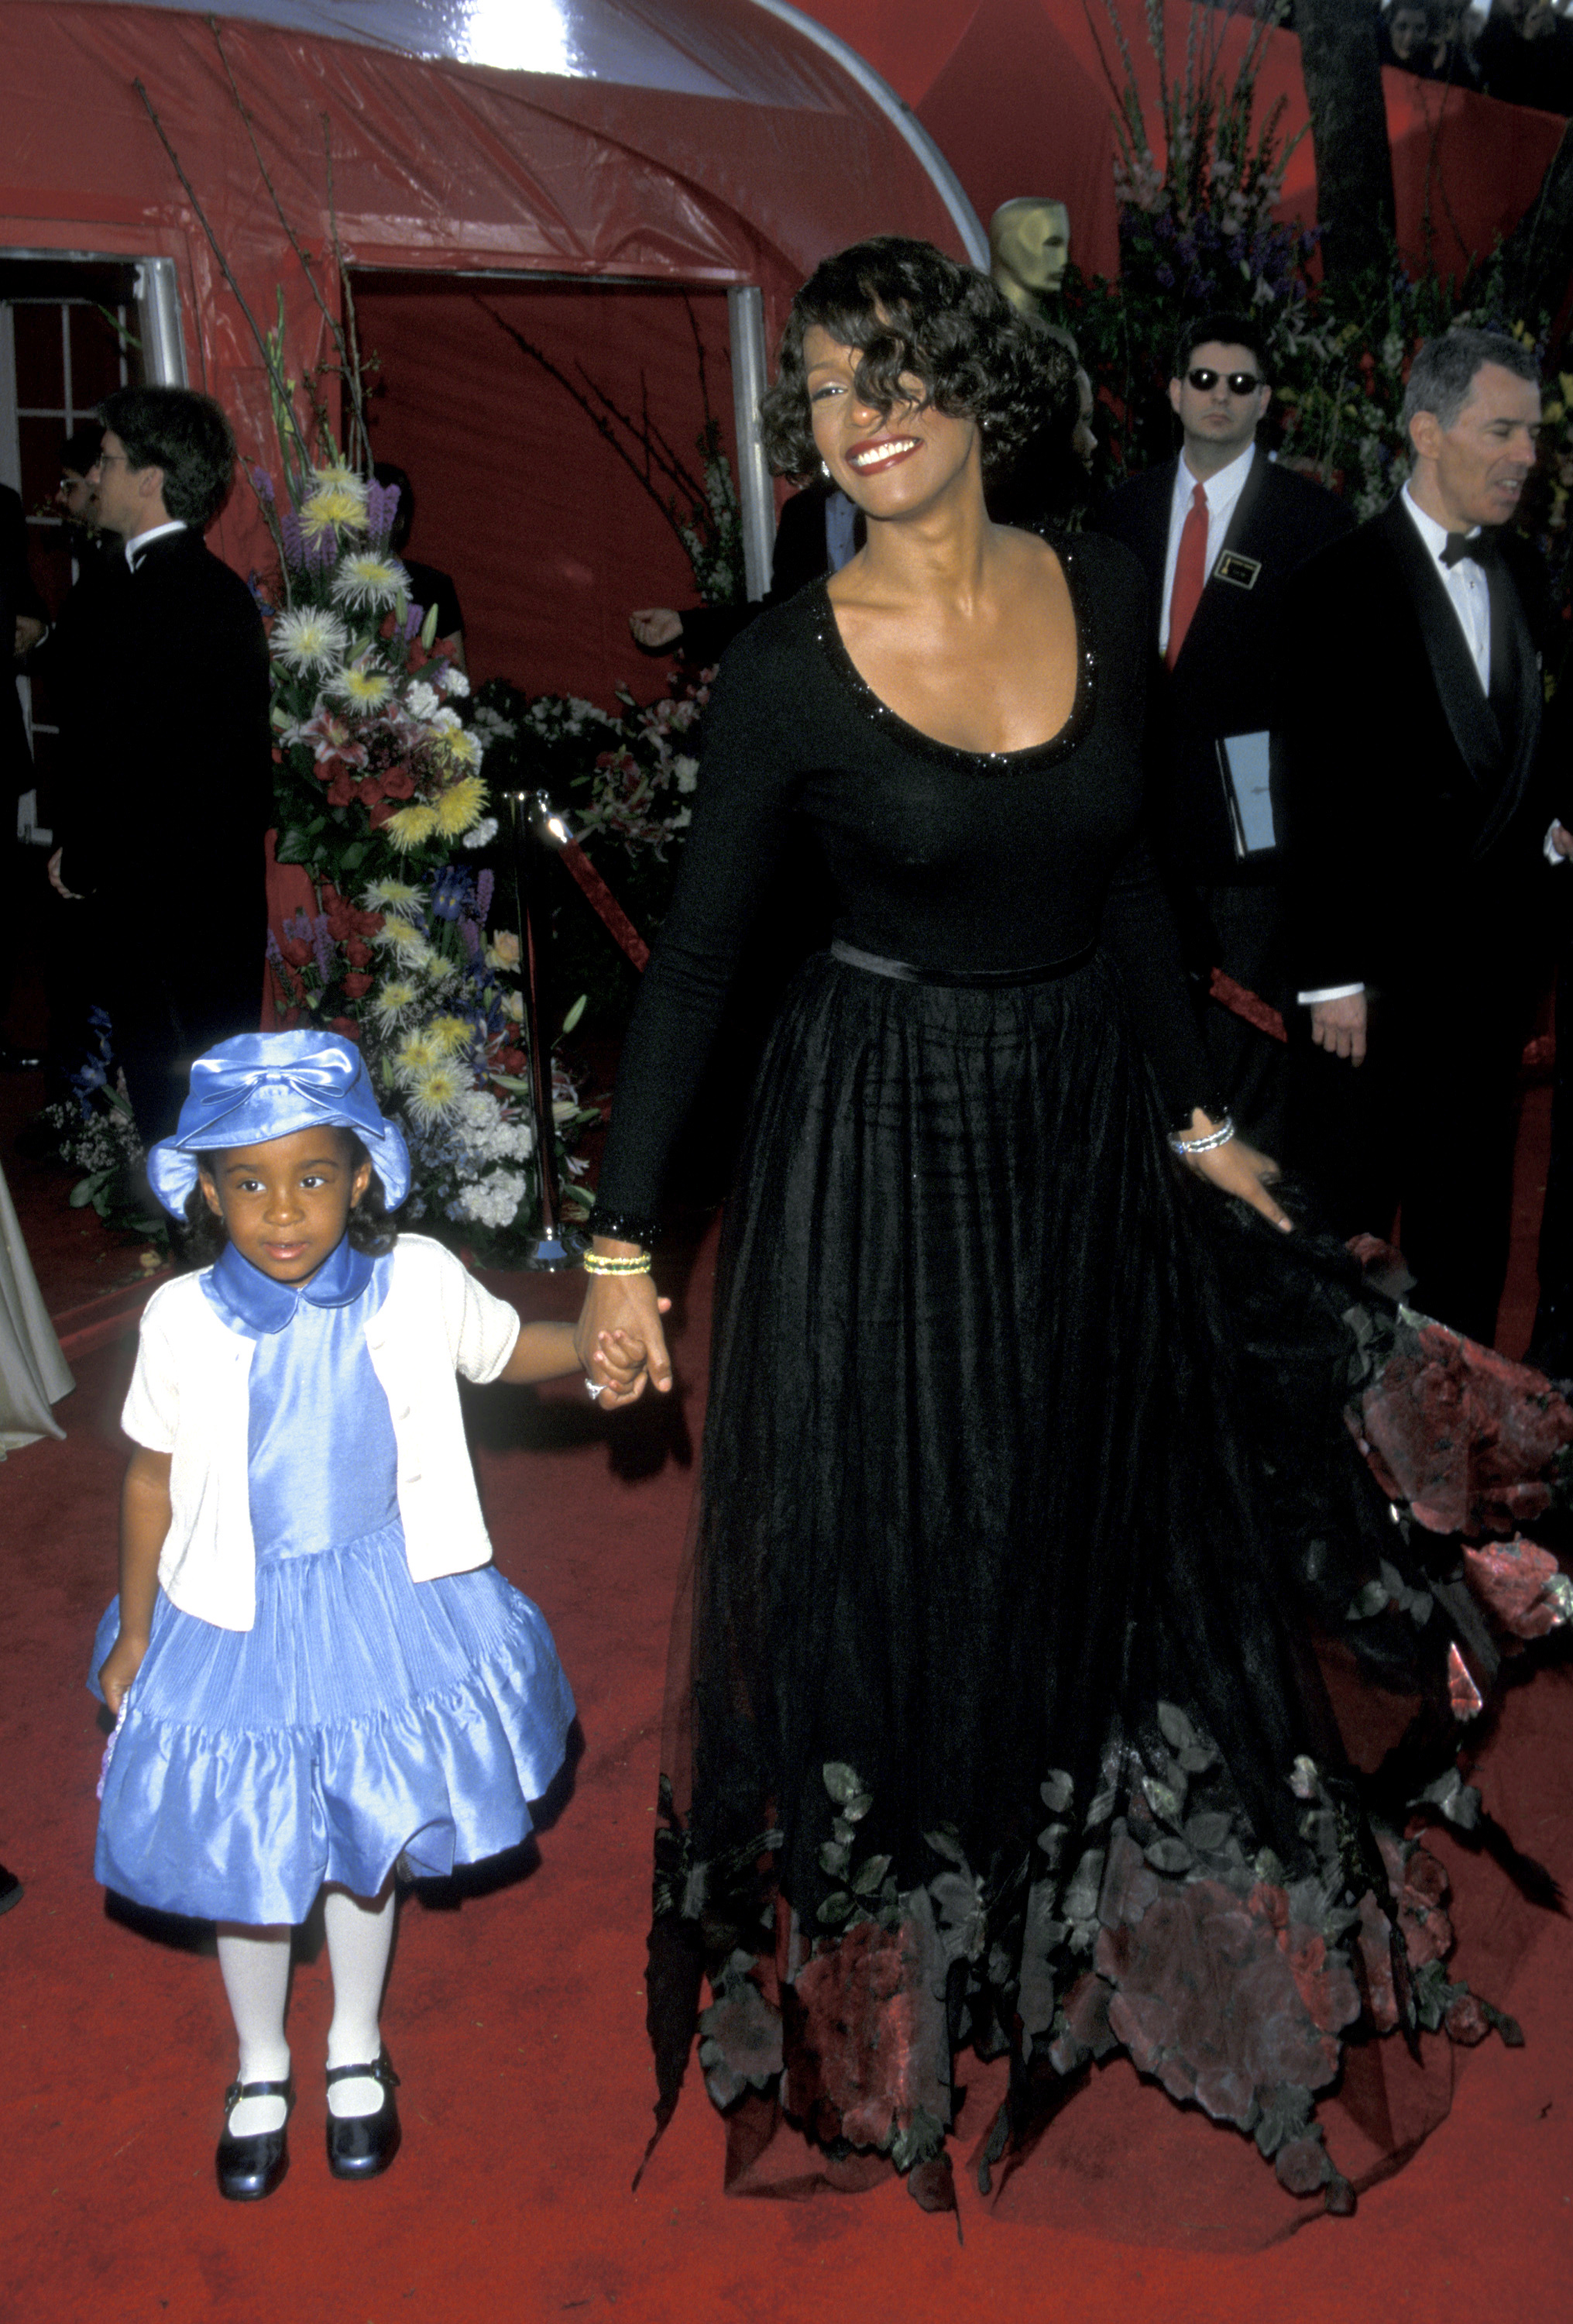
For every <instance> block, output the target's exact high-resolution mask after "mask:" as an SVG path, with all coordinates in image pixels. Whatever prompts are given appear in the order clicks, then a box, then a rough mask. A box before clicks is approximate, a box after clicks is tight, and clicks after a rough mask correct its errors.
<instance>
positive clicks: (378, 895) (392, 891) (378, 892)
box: [361, 880, 421, 915]
mask: <svg viewBox="0 0 1573 2324" xmlns="http://www.w3.org/2000/svg"><path fill="white" fill-rule="evenodd" d="M420 900H421V899H420V890H419V888H412V887H411V886H410V884H409V881H408V880H373V881H372V883H371V885H370V886H369V887H368V888H367V890H366V891H365V893H364V895H363V897H362V898H361V909H362V910H363V912H383V913H387V912H392V913H394V914H395V915H403V914H406V913H409V912H414V911H418V910H419V908H420Z"/></svg>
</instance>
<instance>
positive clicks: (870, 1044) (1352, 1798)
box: [649, 954, 1452, 2202]
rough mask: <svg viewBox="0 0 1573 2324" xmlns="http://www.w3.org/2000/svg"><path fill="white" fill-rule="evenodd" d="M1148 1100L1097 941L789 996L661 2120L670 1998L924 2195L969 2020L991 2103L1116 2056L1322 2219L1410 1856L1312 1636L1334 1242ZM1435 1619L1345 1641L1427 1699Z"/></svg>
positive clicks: (678, 1809) (725, 1316)
mask: <svg viewBox="0 0 1573 2324" xmlns="http://www.w3.org/2000/svg"><path fill="white" fill-rule="evenodd" d="M1166 1126H1167V1125H1166V1123H1165V1121H1164V1117H1163V1112H1162V1109H1161V1104H1160V1101H1159V1098H1158V1095H1157V1092H1156V1089H1155V1086H1154V1082H1153V1079H1152V1076H1151V1074H1150V1072H1149V1070H1148V1068H1147V1065H1146V1064H1145V1058H1144V1057H1143V1056H1142V1054H1141V1052H1140V1050H1139V1048H1138V1047H1137V1045H1136V1040H1135V1038H1134V1037H1133V1034H1132V1031H1131V1028H1130V1026H1129V1024H1128V1022H1127V1011H1126V1007H1125V1001H1124V996H1123V991H1122V988H1121V986H1120V983H1119V981H1118V973H1117V972H1116V971H1115V970H1114V968H1113V967H1112V966H1111V965H1110V964H1108V963H1107V962H1106V961H1105V960H1104V959H1103V958H1102V957H1101V956H1099V955H1097V954H1095V955H1094V956H1093V957H1092V958H1091V959H1090V960H1088V961H1086V962H1085V963H1083V964H1081V965H1080V966H1077V967H1074V968H1072V970H1070V972H1069V973H1065V974H1063V975H1060V976H1057V977H1053V978H1047V979H1045V980H1044V981H1042V982H1033V983H1023V984H1020V985H1013V986H1007V987H1005V988H1003V989H991V990H979V989H971V988H966V987H961V988H955V987H948V986H937V985H934V984H928V983H922V982H900V981H897V980H895V979H893V978H891V977H889V976H887V975H881V974H878V973H871V972H869V971H867V970H864V969H862V968H859V967H855V966H850V965H847V964H844V963H842V962H841V961H840V960H837V959H835V958H832V957H831V956H830V955H822V956H820V957H818V958H816V959H815V960H814V961H812V962H810V963H809V964H808V965H807V967H806V969H805V971H804V972H803V973H802V974H801V976H800V977H799V979H798V981H797V982H796V985H795V987H794V989H793V991H792V993H791V995H790V996H789V999H788V1001H787V1006H786V1008H785V1010H784V1011H783V1014H782V1017H781V1019H780V1021H779V1023H778V1024H777V1028H776V1031H775V1033H774V1036H773V1038H772V1041H771V1044H770V1047H769V1049H768V1054H767V1056H766V1060H765V1064H764V1067H763V1071H762V1074H761V1078H760V1083H759V1090H758V1093H757V1097H756V1102H755V1106H754V1111H753V1115H752V1120H751V1125H750V1130H749V1132H748V1135H747V1138H746V1140H745V1144H744V1148H743V1152H742V1156H741V1167H740V1173H739V1181H738V1190H737V1192H736V1194H734V1196H733V1198H732V1201H731V1203H730V1205H729V1208H728V1213H727V1216H726V1220H725V1223H724V1230H723V1237H722V1255H721V1262H720V1276H719V1282H718V1294H717V1322H716V1341H715V1351H714V1361H713V1372H712V1384H711V1397H710V1405H709V1412H708V1417H707V1421H706V1428H705V1436H704V1466H703V1481H702V1486H701V1492H700V1499H699V1506H698V1512H697V1517H696V1525H695V1542H694V1548H693V1559H692V1569H691V1572H690V1574H689V1577H688V1582H687V1586H686V1590H685V1598H684V1601H683V1604H682V1606H681V1608H680V1609H679V1618H678V1623H677V1628H676V1641H675V1651H674V1667H673V1685H672V1692H671V1697H670V1703H669V1711H668V1733H667V1759H666V1765H667V1770H668V1782H669V1793H668V1796H667V1808H668V1811H669V1813H668V1819H667V1825H666V1828H665V1830H664V1831H663V1833H662V1837H661V1840H660V1842H659V1844H658V1872H657V1883H656V1923H655V1930H654V1933H653V1936H652V1941H651V1971H650V1988H649V1989H650V2023H651V2030H652V2035H653V2038H654V2041H655V2044H656V2049H657V2057H658V2071H659V2076H660V2080H661V2088H662V2106H661V2112H662V2116H663V2118H664V2115H665V2113H666V2112H667V2111H668V2110H669V2108H670V2106H671V2104H672V2103H673V2102H674V2100H675V2098H676V2087H677V2083H678V2081H679V2080H680V2079H681V2074H682V2070H683V2061H684V2059H685V2055H686V2052H687V2048H688V2044H689V2042H690V2039H691V2036H692V2033H693V2029H694V2026H695V2020H696V2018H697V2019H698V2024H699V2032H700V2035H701V2048H700V2056H701V2061H702V2063H703V2065H704V2070H705V2075H706V2079H707V2081H708V2084H709V2087H710V2090H711V2094H712V2096H713V2098H714V2099H715V2100H716V2102H717V2103H718V2104H719V2105H721V2106H722V2107H724V2108H725V2109H726V2110H727V2111H728V2112H729V2114H730V2115H731V2116H732V2117H733V2122H734V2131H736V2132H737V2135H739V2136H741V2137H743V2138H744V2140H745V2143H746V2141H747V2139H748V2138H758V2137H759V2135H762V2133H761V2132H760V2130H759V2124H760V2122H761V2120H762V2118H763V2116H764V2114H765V2113H766V2112H769V2113H771V2114H772V2115H773V2116H775V2117H776V2118H777V2119H779V2117H780V2116H781V2115H782V2114H784V2115H785V2116H787V2118H789V2119H790V2121H791V2122H792V2123H793V2124H795V2125H796V2126H798V2128H800V2129H801V2130H802V2131H803V2132H804V2133H805V2134H806V2135H808V2137H809V2138H810V2139H811V2140H812V2141H814V2143H815V2144H817V2145H818V2147H819V2148H820V2149H821V2150H822V2152H823V2154H824V2156H825V2157H826V2158H827V2160H828V2163H829V2164H833V2163H836V2162H837V2161H838V2160H839V2161H840V2162H841V2163H856V2162H857V2160H858V2158H860V2157H861V2158H867V2157H869V2155H874V2156H886V2157H888V2158H890V2160H892V2161H894V2162H895V2163H896V2164H897V2167H899V2168H902V2169H904V2170H907V2171H908V2172H911V2173H912V2179H913V2190H914V2192H915V2193H916V2194H918V2195H919V2197H920V2199H923V2200H924V2201H930V2202H933V2201H943V2200H945V2199H947V2190H948V2185H949V2180H948V2163H947V2162H946V2160H945V2146H944V2139H945V2132H946V2130H947V2128H948V2126H949V2123H950V2119H951V2112H952V2104H951V2061H952V2053H953V2052H954V2051H955V2050H956V2049H957V2048H959V2047H960V2046H961V2045H963V2044H967V2043H970V2044H972V2045H973V2046H975V2047H976V2048H977V2049H979V2050H980V2051H981V2052H983V2053H984V2054H986V2055H989V2054H993V2055H998V2054H1000V2053H1001V2052H1009V2053H1010V2055H1011V2058H1012V2060H1013V2064H1014V2067H1015V2070H1016V2071H1015V2094H1014V2097H1013V2108H1014V2115H1015V2123H1014V2126H1016V2127H1017V2128H1019V2126H1020V2122H1021V2120H1022V2119H1023V2118H1025V2114H1026V2111H1027V2110H1028V2109H1029V2108H1030V2107H1031V2106H1032V2105H1033V2104H1035V2103H1036V2102H1037V2101H1036V2099H1035V2095H1034V2094H1035V2092H1037V2093H1039V2094H1040V2095H1041V2091H1042V2089H1043V2087H1044V2084H1045V2082H1046V2083H1048V2084H1049V2085H1051V2086H1053V2087H1056V2088H1060V2087H1065V2086H1068V2085H1069V2082H1070V2081H1071V2080H1073V2078H1074V2076H1075V2075H1076V2073H1077V2072H1078V2071H1079V2070H1080V2069H1081V2067H1082V2066H1083V2065H1084V2064H1085V2063H1086V2062H1087V2061H1089V2060H1090V2058H1093V2057H1097V2056H1101V2055H1103V2054H1105V2053H1106V2052H1108V2050H1109V2049H1110V2048H1112V2047H1114V2046H1117V2045H1118V2046H1123V2047H1125V2048H1126V2049H1127V2050H1128V2051H1129V2052H1131V2054H1132V2055H1133V2056H1134V2057H1135V2058H1136V2062H1137V2064H1138V2065H1139V2066H1140V2067H1141V2068H1142V2069H1143V2070H1144V2071H1146V2072H1148V2073H1150V2074H1153V2075H1154V2076H1156V2077H1157V2078H1158V2079H1160V2080H1163V2081H1164V2084H1165V2086H1166V2087H1168V2088H1169V2089H1171V2090H1172V2091H1173V2094H1174V2095H1175V2096H1176V2097H1177V2098H1182V2099H1185V2100H1190V2101H1194V2102H1196V2103H1199V2104H1200V2105H1202V2106H1203V2107H1205V2108H1206V2110H1207V2111H1208V2112H1210V2113H1211V2114H1213V2115H1214V2116H1218V2117H1219V2118H1222V2119H1228V2120H1231V2121H1234V2122H1236V2123H1237V2125H1238V2126H1239V2127H1240V2128H1242V2129H1244V2130H1247V2131H1250V2132H1251V2133H1252V2134H1253V2135H1256V2139H1257V2143H1258V2144H1260V2145H1261V2147H1262V2150H1263V2152H1264V2153H1265V2154H1268V2155H1272V2156H1274V2157H1275V2158H1276V2160H1277V2162H1278V2167H1279V2172H1280V2176H1281V2177H1282V2178H1283V2180H1284V2181H1285V2183H1286V2184H1287V2185H1289V2186H1291V2187H1292V2188H1293V2189H1294V2190H1296V2191H1301V2192H1308V2191H1311V2190H1312V2189H1314V2188H1318V2187H1324V2188H1326V2189H1327V2190H1329V2193H1330V2196H1331V2199H1333V2200H1334V2201H1335V2202H1337V2201H1338V2200H1341V2199H1344V2193H1345V2190H1342V2182H1341V2181H1339V2179H1338V2173H1337V2172H1336V2170H1335V2169H1334V2167H1333V2166H1332V2165H1331V2164H1330V2163H1329V2161H1328V2159H1327V2157H1326V2156H1325V2153H1324V2152H1323V2150H1322V2147H1321V2145H1320V2133H1319V2132H1318V2131H1317V2129H1316V2126H1315V2124H1314V2121H1313V2119H1312V2108H1313V2104H1314V2097H1315V2092H1316V2090H1317V2089H1320V2088H1325V2087H1326V2086H1327V2084H1328V2083H1329V2081H1330V2080H1332V2079H1333V2078H1334V2076H1335V2075H1336V2074H1337V2071H1338V2057H1339V2043H1340V2039H1341V2038H1342V2037H1343V2036H1344V2034H1345V2033H1346V2030H1347V2029H1353V2028H1355V2027H1356V2026H1357V2024H1364V2025H1365V2026H1366V2028H1367V2029H1370V2028H1372V2027H1373V2026H1375V2028H1376V2029H1381V2028H1382V2027H1383V2026H1384V2025H1386V2026H1391V2025H1392V2024H1394V2023H1396V2022H1398V2019H1399V2018H1400V2017H1402V2016H1404V2015H1410V2016H1411V2017H1412V2014H1413V1997H1412V1992H1411V1990H1410V1980H1409V1978H1408V1972H1407V1968H1406V1964H1405V1962H1404V1960H1403V1945H1402V1940H1401V1938H1400V1937H1399V1936H1398V1935H1397V1934H1396V1933H1395V1932H1397V1931H1398V1930H1399V1928H1400V1925H1401V1922H1402V1917H1403V1890H1404V1882H1405V1878H1406V1873H1405V1860H1406V1852H1407V1849H1408V1847H1409V1843H1404V1842H1401V1841H1399V1840H1396V1838H1394V1837H1392V1836H1390V1837H1389V1838H1388V1839H1387V1840H1386V1841H1385V1843H1384V1841H1383V1840H1382V1839H1381V1837H1380V1835H1379V1834H1377V1833H1376V1832H1375V1830H1374V1828H1373V1825H1372V1822H1371V1821H1370V1819H1369V1817H1368V1816H1367V1815H1366V1812H1365V1807H1364V1805H1363V1803H1362V1802H1361V1801H1360V1799H1359V1798H1358V1797H1357V1794H1356V1790H1355V1787H1354V1785H1353V1784H1352V1782H1351V1779H1350V1777H1349V1775H1348V1771H1347V1768H1346V1766H1345V1762H1344V1759H1343V1756H1342V1752H1341V1748H1340V1746H1339V1741H1338V1733H1337V1730H1336V1728H1335V1726H1334V1723H1333V1720H1332V1718H1331V1715H1330V1712H1329V1707H1328V1703H1327V1701H1326V1698H1325V1696H1324V1694H1323V1692H1322V1688H1321V1684H1320V1678H1319V1675H1318V1672H1317V1669H1316V1665H1315V1663H1314V1660H1313V1658H1312V1655H1311V1652H1310V1649H1309V1646H1308V1644H1307V1619H1306V1617H1307V1614H1308V1612H1312V1611H1314V1610H1315V1601H1318V1600H1320V1602H1321V1603H1322V1604H1324V1605H1325V1606H1329V1607H1332V1606H1337V1607H1339V1608H1341V1607H1342V1605H1343V1604H1344V1603H1346V1602H1347V1601H1348V1597H1349V1595H1350V1593H1351V1592H1352V1591H1357V1590H1358V1588H1359V1586H1360V1583H1361V1581H1362V1579H1363V1578H1364V1577H1368V1576H1369V1575H1371V1574H1372V1573H1374V1572H1376V1571H1377V1570H1378V1561H1379V1558H1380V1557H1381V1556H1383V1555H1388V1554H1400V1551H1401V1545H1399V1543H1398V1540H1397V1535H1396V1532H1395V1528H1394V1524H1393V1520H1392V1516H1391V1513H1390V1509H1389V1503H1388V1499H1387V1497H1386V1496H1384V1494H1383V1493H1382V1491H1381V1490H1380V1489H1378V1487H1377V1486H1376V1484H1375V1482H1374V1480H1373V1479H1372V1477H1371V1475H1370V1473H1369V1471H1368V1470H1367V1469H1366V1467H1364V1466H1363V1465H1362V1464H1361V1463H1360V1462H1358V1461H1357V1458H1356V1456H1355V1452H1354V1449H1353V1447H1352V1446H1351V1444H1350V1442H1349V1436H1348V1429H1347V1427H1346V1426H1345V1425H1344V1421H1343V1418H1342V1409H1343V1406H1344V1404H1345V1402H1346V1400H1347V1397H1348V1392H1349V1382H1350V1378H1351V1376H1352V1373H1351V1366H1352V1364H1355V1363H1356V1362H1357V1356H1356V1355H1354V1354H1352V1352H1351V1349H1352V1342H1351V1339H1350V1333H1349V1329H1348V1323H1347V1322H1346V1321H1345V1320H1344V1311H1345V1310H1346V1309H1347V1308H1348V1307H1349V1306H1350V1305H1351V1302H1353V1301H1354V1300H1355V1299H1357V1296H1359V1291H1360V1277H1359V1269H1358V1268H1357V1265H1356V1263H1355V1261H1354V1260H1353V1259H1350V1258H1349V1256H1348V1254H1347V1253H1346V1252H1345V1251H1344V1250H1343V1249H1342V1248H1341V1246H1339V1245H1337V1244H1335V1243H1332V1242H1330V1241H1329V1240H1327V1239H1326V1238H1320V1237H1317V1236H1315V1235H1314V1234H1305V1235H1299V1236H1296V1237H1294V1238H1292V1239H1290V1238H1285V1237H1283V1235H1282V1234H1281V1233H1280V1232H1279V1231H1277V1230H1275V1229H1274V1228H1272V1227H1270V1226H1268V1225H1267V1224H1266V1223H1265V1222H1262V1221H1260V1220H1259V1219H1258V1218H1257V1217H1256V1214H1255V1213H1248V1212H1246V1210H1245V1209H1244V1207H1243V1206H1240V1205H1235V1204H1229V1203H1224V1202H1222V1201H1220V1200H1219V1197H1218V1196H1217V1195H1216V1194H1213V1193H1212V1192H1211V1190H1210V1189H1208V1188H1206V1187H1205V1186H1203V1185H1200V1184H1199V1183H1198V1182H1196V1181H1195V1180H1193V1179H1191V1177H1189V1176H1186V1175H1185V1174H1183V1173H1182V1172H1181V1171H1180V1170H1179V1168H1178V1167H1177V1166H1176V1165H1175V1164H1174V1162H1173V1159H1172V1157H1171V1156H1170V1154H1169V1152H1168V1149H1167V1145H1166V1139H1165V1130H1166ZM1253 1318H1254V1319H1255V1320H1254V1321H1253ZM1440 1629H1441V1626H1440V1622H1439V1623H1438V1624H1437V1625H1436V1626H1435V1627H1434V1628H1433V1631H1432V1635H1431V1636H1430V1637H1429V1638H1425V1637H1420V1635H1419V1634H1418V1632H1416V1630H1415V1628H1414V1625H1413V1624H1410V1625H1408V1626H1407V1628H1405V1629H1404V1632H1403V1637H1401V1638H1399V1640H1398V1642H1397V1643H1396V1644H1394V1638H1393V1637H1391V1636H1386V1635H1384V1633H1385V1632H1386V1631H1389V1630H1391V1625H1384V1621H1383V1620H1380V1619H1379V1620H1376V1621H1375V1623H1374V1624H1371V1625H1368V1626H1367V1633H1366V1640H1365V1643H1366V1646H1367V1647H1368V1650H1369V1652H1370V1655H1371V1659H1372V1660H1373V1663H1374V1665H1380V1663H1381V1660H1382V1655H1383V1653H1384V1651H1385V1652H1386V1653H1387V1654H1388V1655H1389V1656H1390V1658H1392V1659H1393V1660H1394V1665H1395V1675H1396V1678H1397V1683H1403V1684H1405V1685H1419V1684H1420V1683H1421V1680H1422V1678H1424V1677H1425V1676H1427V1675H1429V1677H1430V1679H1431V1680H1433V1681H1438V1682H1440V1678H1441V1677H1442V1675H1443V1674H1442V1671H1441V1666H1440V1660H1439V1657H1440V1654H1441V1652H1442V1648H1441V1647H1440V1645H1439V1643H1438V1641H1439V1638H1440ZM1428 1657H1429V1665H1430V1666H1429V1671H1428V1672H1426V1673H1419V1665H1421V1664H1425V1663H1427V1661H1428ZM1417 1673H1418V1674H1417ZM1400 1821H1402V1819H1400ZM1384 1846H1385V1853H1384ZM1308 1964H1309V1966H1308ZM702 1973H703V1974H704V1975H707V1976H708V1978H709V1979H710V1984H711V1999H710V2002H709V2006H707V2007H705V2008H704V2011H703V2014H702V2015H701V2013H700V2000H701V1977H702ZM1449 1990H1452V1989H1451V1988H1449ZM740 2126H749V2127H746V2128H740ZM1012 2127H1013V2123H1012V2121H1009V2120H1006V2119H1004V2118H1002V2120H1001V2122H1000V2124H999V2126H998V2134H997V2136H996V2139H995V2150H996V2152H998V2150H999V2148H1000V2147H1002V2146H1003V2144H1004V2143H1005V2141H1006V2139H1007V2136H1008V2135H1009V2134H1010V2131H1011V2129H1012Z"/></svg>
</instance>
